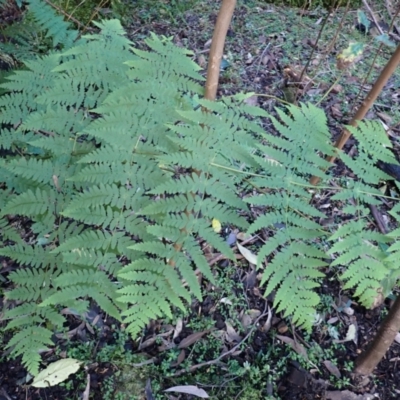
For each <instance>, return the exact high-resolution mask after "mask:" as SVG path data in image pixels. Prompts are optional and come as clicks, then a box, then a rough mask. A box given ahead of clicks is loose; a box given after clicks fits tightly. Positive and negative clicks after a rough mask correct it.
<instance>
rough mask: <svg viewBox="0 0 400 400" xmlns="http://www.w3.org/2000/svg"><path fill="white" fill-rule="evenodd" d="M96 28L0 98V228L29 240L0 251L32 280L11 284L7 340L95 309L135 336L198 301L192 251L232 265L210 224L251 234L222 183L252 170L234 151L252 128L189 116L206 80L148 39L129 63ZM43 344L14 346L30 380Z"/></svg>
mask: <svg viewBox="0 0 400 400" xmlns="http://www.w3.org/2000/svg"><path fill="white" fill-rule="evenodd" d="M98 27H99V28H100V29H101V30H102V32H101V33H100V34H98V35H87V36H85V37H84V38H82V40H81V41H80V42H79V43H78V44H77V45H76V46H74V47H71V48H69V49H67V50H65V51H64V52H58V53H53V54H52V55H49V56H46V57H43V58H38V59H36V60H31V61H29V62H27V63H26V67H27V70H26V71H17V72H15V74H14V75H12V76H11V77H10V79H9V80H8V82H7V83H5V84H4V85H3V87H4V88H5V89H7V90H9V93H8V94H6V95H5V96H3V98H1V99H0V102H1V106H2V107H3V110H4V112H3V113H2V115H1V122H2V123H5V124H13V128H12V129H11V128H10V132H11V133H10V134H4V135H2V139H1V143H2V146H3V147H7V148H11V149H13V151H14V150H17V151H18V152H19V153H20V156H19V157H16V158H14V157H12V156H10V157H9V158H8V159H6V160H4V161H2V163H1V165H0V168H1V169H2V170H4V171H5V175H4V176H5V177H6V178H7V179H6V180H5V181H4V184H5V185H6V187H7V190H12V195H11V196H10V197H9V198H8V199H6V197H5V196H4V197H2V198H3V202H4V207H3V209H2V215H6V214H8V213H13V214H18V215H22V216H25V217H28V218H29V219H30V220H31V221H32V230H33V232H34V234H35V235H36V240H37V243H35V244H34V245H28V244H26V243H24V241H23V240H21V239H20V238H18V240H15V244H14V245H12V244H11V245H6V246H5V247H3V248H2V249H0V254H2V255H4V256H9V257H12V258H14V259H15V260H16V261H19V262H20V264H23V265H25V266H26V267H28V268H29V269H27V270H26V271H27V272H25V270H22V271H24V272H22V271H21V272H20V273H14V274H11V275H10V276H9V278H10V279H11V280H12V282H13V284H14V285H15V289H13V290H11V291H9V292H8V293H7V296H8V298H9V299H10V300H11V299H15V300H17V299H20V300H21V301H22V300H23V301H24V304H23V306H19V307H16V308H15V309H10V310H9V311H7V312H6V315H5V317H6V318H11V317H12V318H13V321H11V322H9V324H8V329H16V328H18V329H19V330H20V332H28V331H29V330H30V329H32V327H33V326H36V325H38V324H39V323H40V324H41V325H44V326H50V327H51V326H52V325H51V323H54V327H53V328H54V330H60V329H61V328H62V323H63V322H62V320H61V319H60V318H58V319H57V318H53V319H52V321H53V322H51V321H50V320H46V318H47V317H48V316H50V315H53V314H52V313H57V312H58V307H60V306H68V307H73V308H74V309H76V310H78V311H80V312H82V313H83V312H84V311H85V310H86V308H87V307H88V305H89V301H90V299H91V300H92V301H95V302H96V303H98V304H99V305H100V306H101V307H102V308H103V310H104V311H105V312H107V313H109V314H110V315H112V316H114V317H115V318H117V319H121V320H122V321H123V322H125V323H126V324H127V329H128V331H130V332H132V333H133V334H137V333H138V332H140V330H141V329H143V328H144V326H145V325H146V324H147V322H148V320H149V319H150V318H155V317H157V316H163V315H169V316H171V315H172V314H171V313H172V308H173V307H179V308H181V309H183V310H184V309H185V307H186V306H185V304H186V303H187V302H188V301H190V299H191V296H192V295H194V296H196V297H197V298H199V299H200V298H201V288H200V285H199V281H198V278H197V276H196V274H195V270H196V269H198V270H199V271H200V273H202V274H203V275H204V276H206V277H207V278H208V279H210V280H213V274H212V271H211V269H210V267H209V265H208V263H207V260H206V258H205V256H204V254H203V252H202V248H201V242H202V241H204V240H205V241H207V242H209V244H210V245H212V246H214V247H215V248H216V249H217V250H219V251H221V252H223V253H224V254H226V255H227V256H229V257H230V258H233V257H234V255H233V251H232V249H231V248H230V247H229V246H228V245H227V244H226V243H225V242H224V241H223V240H222V239H221V238H220V237H219V236H218V235H217V234H216V233H215V232H214V231H213V230H212V227H211V221H212V219H213V218H217V219H219V220H220V221H223V222H226V223H235V224H236V225H237V226H240V227H242V228H244V229H245V228H247V226H248V224H247V222H246V220H245V219H244V218H243V217H240V216H239V215H238V213H237V210H245V209H246V207H247V206H246V203H245V202H244V201H243V200H242V199H241V198H240V197H239V196H238V195H236V194H235V190H236V187H237V185H238V184H239V183H240V181H241V180H240V179H241V178H240V177H238V176H232V172H231V170H233V168H232V167H233V166H234V165H235V163H237V162H243V160H247V161H248V162H249V165H256V164H255V162H254V161H253V160H252V158H251V157H250V156H249V155H248V154H247V150H246V148H242V145H243V144H244V143H245V144H246V146H248V147H247V148H250V147H251V146H254V143H255V142H254V138H253V137H252V136H251V135H249V133H252V132H257V131H258V132H260V131H261V128H260V127H259V125H257V123H255V122H252V121H250V120H248V119H246V112H245V111H246V108H245V107H243V109H244V111H243V110H239V111H237V110H236V108H237V106H238V105H239V102H238V100H234V99H229V100H227V101H226V102H225V103H224V104H221V105H217V104H216V105H214V107H215V109H214V111H213V110H212V105H208V104H207V106H208V108H209V109H210V111H211V113H210V114H209V113H204V112H203V111H202V109H201V108H198V106H202V105H206V103H207V102H202V101H200V100H196V98H197V99H198V96H199V95H201V93H202V88H201V86H200V84H199V82H201V81H202V80H203V78H202V77H201V75H199V73H198V70H199V67H197V66H196V65H195V64H194V63H193V62H192V61H191V60H190V59H189V58H188V55H190V54H189V53H188V52H187V51H186V50H183V49H179V48H177V47H175V46H173V45H172V44H171V43H170V41H169V40H167V39H165V38H158V37H156V36H154V35H153V36H152V37H151V38H150V39H149V40H148V41H147V45H148V46H149V51H139V50H134V52H133V53H132V52H131V50H130V49H131V42H129V41H128V40H127V39H126V38H125V36H124V32H123V30H122V28H121V26H120V24H119V22H118V21H108V22H104V23H101V24H98ZM105 53H107V54H108V56H107V58H105V57H104V54H105ZM171 55H173V57H171ZM193 95H196V96H197V97H196V96H193ZM194 110H196V111H194ZM220 110H222V112H224V113H226V117H224V118H223V119H221V117H220V116H218V115H217V112H220ZM199 124H201V125H199ZM232 124H235V125H232ZM14 134H15V135H14ZM12 137H14V138H15V139H12ZM10 141H11V143H10ZM226 146H228V148H229V147H231V148H232V149H233V150H232V154H229V155H227V154H226V149H227V147H226ZM199 154H202V157H198V155H199ZM171 155H172V156H173V157H172V158H171ZM195 159H196V162H194V160H195ZM195 167H196V169H194V168H195ZM239 175H240V174H239ZM11 237H15V235H14V236H12V235H10V238H11ZM15 239H16V238H15ZM28 271H29V272H28ZM49 331H50V330H49ZM49 337H50V336H49V335H44V336H43V341H42V342H40V339H37V338H36V337H35V338H32V340H30V337H29V335H25V334H20V335H18V336H15V337H14V340H13V345H15V346H16V347H15V349H16V350H15V352H14V353H13V354H14V355H18V354H20V353H24V358H23V362H24V363H25V365H26V366H27V367H28V368H29V370H30V371H31V372H33V373H36V372H37V368H38V362H39V357H38V356H37V352H38V351H39V350H41V349H42V348H44V347H46V346H48V345H50V343H49V340H48V338H49ZM19 340H21V341H23V343H19ZM28 348H29V349H30V350H29V352H27V349H28Z"/></svg>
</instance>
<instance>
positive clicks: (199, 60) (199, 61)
mask: <svg viewBox="0 0 400 400" xmlns="http://www.w3.org/2000/svg"><path fill="white" fill-rule="evenodd" d="M197 64H199V65H200V67H201V68H204V67H205V66H206V65H207V61H206V58H205V57H204V55H203V54H200V55H199V56H198V57H197Z"/></svg>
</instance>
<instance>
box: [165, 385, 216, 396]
mask: <svg viewBox="0 0 400 400" xmlns="http://www.w3.org/2000/svg"><path fill="white" fill-rule="evenodd" d="M164 392H178V393H186V394H191V395H192V396H196V397H200V398H202V399H208V398H209V396H208V394H207V393H206V391H205V390H203V389H200V388H198V387H197V386H193V385H186V386H173V387H170V388H169V389H166V390H164Z"/></svg>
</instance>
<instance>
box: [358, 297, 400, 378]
mask: <svg viewBox="0 0 400 400" xmlns="http://www.w3.org/2000/svg"><path fill="white" fill-rule="evenodd" d="M399 330H400V296H398V297H397V299H396V301H395V302H394V304H393V306H392V308H391V309H390V311H389V314H388V315H387V316H386V318H385V319H384V321H383V322H382V324H381V326H380V328H379V330H378V332H377V334H376V335H375V338H374V340H373V341H372V342H371V344H370V345H369V347H368V348H367V350H365V351H364V353H362V354H361V355H360V356H358V358H357V360H356V367H355V369H354V373H356V374H359V375H369V374H371V373H372V371H373V370H374V368H375V367H376V366H377V365H378V363H379V362H380V361H381V359H382V358H383V356H384V355H385V354H386V352H387V351H388V349H389V347H390V346H391V344H392V343H393V341H394V338H395V336H396V335H397V332H399Z"/></svg>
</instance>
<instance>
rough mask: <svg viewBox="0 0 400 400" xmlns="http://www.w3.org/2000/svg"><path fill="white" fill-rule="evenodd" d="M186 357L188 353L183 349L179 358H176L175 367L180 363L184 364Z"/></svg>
mask: <svg viewBox="0 0 400 400" xmlns="http://www.w3.org/2000/svg"><path fill="white" fill-rule="evenodd" d="M185 358H186V353H185V350H183V349H182V350H181V352H180V353H179V355H178V358H177V359H176V362H175V363H174V367H176V366H178V365H179V364H182V363H183V361H184V360H185Z"/></svg>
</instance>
